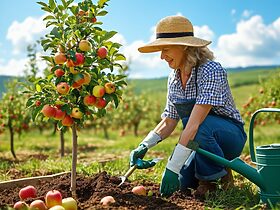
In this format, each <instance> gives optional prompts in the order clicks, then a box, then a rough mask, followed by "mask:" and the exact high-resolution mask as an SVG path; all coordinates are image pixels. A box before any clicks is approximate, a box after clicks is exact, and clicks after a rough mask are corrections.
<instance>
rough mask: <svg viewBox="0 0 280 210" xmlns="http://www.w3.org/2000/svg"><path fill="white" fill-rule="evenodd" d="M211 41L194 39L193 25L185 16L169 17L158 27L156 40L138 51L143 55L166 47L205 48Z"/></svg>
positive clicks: (162, 20)
mask: <svg viewBox="0 0 280 210" xmlns="http://www.w3.org/2000/svg"><path fill="white" fill-rule="evenodd" d="M210 43H211V41H206V40H204V39H200V38H197V37H194V32H193V25H192V23H191V22H190V21H189V20H188V19H187V18H185V17H183V16H179V15H176V16H168V17H165V18H163V19H161V20H160V21H159V23H158V24H157V26H156V40H155V41H153V42H151V43H148V44H146V45H144V46H142V47H139V48H138V50H139V52H141V53H150V52H157V51H161V50H162V48H163V47H164V46H169V45H184V46H192V47H205V46H207V45H208V44H210Z"/></svg>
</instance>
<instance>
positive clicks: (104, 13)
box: [96, 10, 108, 16]
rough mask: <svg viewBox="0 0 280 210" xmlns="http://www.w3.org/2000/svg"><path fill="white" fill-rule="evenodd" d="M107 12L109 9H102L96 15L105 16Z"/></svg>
mask: <svg viewBox="0 0 280 210" xmlns="http://www.w3.org/2000/svg"><path fill="white" fill-rule="evenodd" d="M107 13H108V12H107V11H105V10H102V11H100V12H98V13H97V15H96V16H105V15H107Z"/></svg>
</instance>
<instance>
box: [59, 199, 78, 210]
mask: <svg viewBox="0 0 280 210" xmlns="http://www.w3.org/2000/svg"><path fill="white" fill-rule="evenodd" d="M62 206H63V207H64V208H65V210H77V209H78V205H77V201H76V200H75V199H74V198H72V197H68V198H63V199H62Z"/></svg>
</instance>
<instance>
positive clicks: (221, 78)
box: [196, 65, 227, 106]
mask: <svg viewBox="0 0 280 210" xmlns="http://www.w3.org/2000/svg"><path fill="white" fill-rule="evenodd" d="M226 85H227V76H226V72H225V70H224V69H223V68H222V67H220V66H216V65H215V66H212V65H210V66H206V67H203V70H202V73H201V79H200V81H198V96H197V98H196V104H210V105H212V106H224V105H225V103H226V93H225V91H223V90H225V86H226Z"/></svg>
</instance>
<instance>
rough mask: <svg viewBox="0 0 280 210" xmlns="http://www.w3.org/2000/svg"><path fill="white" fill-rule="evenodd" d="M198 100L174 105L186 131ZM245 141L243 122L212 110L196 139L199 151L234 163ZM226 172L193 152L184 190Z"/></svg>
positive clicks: (182, 173) (182, 174)
mask: <svg viewBox="0 0 280 210" xmlns="http://www.w3.org/2000/svg"><path fill="white" fill-rule="evenodd" d="M195 71H196V69H195ZM195 81H196V78H195ZM196 89H197V84H196ZM196 92H197V91H196ZM195 100H196V99H190V100H188V99H186V100H185V101H184V102H182V103H180V104H174V105H175V108H176V110H177V113H178V115H179V116H180V119H181V120H182V123H183V128H185V127H186V124H187V122H188V120H189V117H190V114H191V111H192V109H193V107H194V105H195ZM246 138H247V136H246V133H245V131H244V128H243V124H242V123H241V122H239V121H237V120H235V119H231V118H229V117H224V116H218V115H217V114H215V113H214V112H213V111H210V112H209V114H208V115H207V117H206V118H205V120H204V121H203V122H202V124H201V125H200V126H199V128H198V131H197V133H196V136H195V138H194V139H193V140H194V141H196V142H198V143H199V146H200V148H202V149H205V150H207V151H209V152H211V153H214V154H216V155H219V156H221V157H224V158H226V159H228V160H231V159H234V158H236V157H238V156H239V155H240V154H241V152H242V150H243V147H244V145H245V142H246ZM226 173H227V172H226V170H225V169H224V166H222V165H219V164H217V163H215V162H214V161H212V160H210V159H208V158H207V157H206V156H204V155H201V154H198V153H195V152H193V153H192V154H191V156H190V157H189V158H188V159H187V161H186V162H185V164H184V166H183V167H182V169H181V171H180V174H179V180H180V185H181V190H185V189H186V188H196V187H197V185H198V180H217V179H219V178H221V177H222V176H224V175H226Z"/></svg>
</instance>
